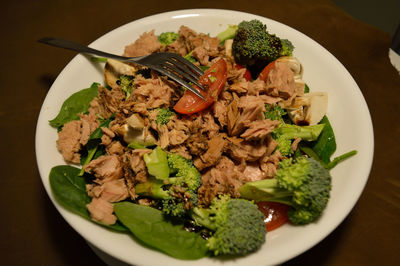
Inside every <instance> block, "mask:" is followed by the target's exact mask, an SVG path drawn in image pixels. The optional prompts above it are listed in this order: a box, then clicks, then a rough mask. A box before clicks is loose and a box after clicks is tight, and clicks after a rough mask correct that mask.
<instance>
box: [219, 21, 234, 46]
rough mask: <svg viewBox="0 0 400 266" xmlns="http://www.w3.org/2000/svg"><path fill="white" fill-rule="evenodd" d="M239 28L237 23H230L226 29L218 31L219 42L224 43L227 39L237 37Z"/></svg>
mask: <svg viewBox="0 0 400 266" xmlns="http://www.w3.org/2000/svg"><path fill="white" fill-rule="evenodd" d="M237 29H238V26H237V25H229V26H228V28H227V29H226V30H224V31H222V32H220V33H218V35H217V37H218V39H219V44H224V42H225V41H226V40H228V39H233V38H234V37H235V34H236V30H237Z"/></svg>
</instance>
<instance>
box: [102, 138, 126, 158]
mask: <svg viewBox="0 0 400 266" xmlns="http://www.w3.org/2000/svg"><path fill="white" fill-rule="evenodd" d="M106 151H107V154H110V155H112V154H116V155H122V154H123V153H124V146H123V145H122V144H121V142H119V141H113V142H111V143H110V145H108V146H107V147H106Z"/></svg>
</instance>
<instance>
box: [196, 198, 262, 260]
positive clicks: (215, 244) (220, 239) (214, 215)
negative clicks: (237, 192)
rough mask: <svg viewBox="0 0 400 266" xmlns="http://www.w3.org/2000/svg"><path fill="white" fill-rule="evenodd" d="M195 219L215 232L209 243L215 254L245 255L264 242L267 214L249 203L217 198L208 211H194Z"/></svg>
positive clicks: (197, 208)
mask: <svg viewBox="0 0 400 266" xmlns="http://www.w3.org/2000/svg"><path fill="white" fill-rule="evenodd" d="M192 218H193V219H194V221H195V222H196V223H197V224H198V225H200V226H204V227H206V228H208V229H210V230H212V231H214V233H213V234H212V236H211V237H210V238H208V241H207V247H208V248H209V249H210V250H211V251H212V252H213V253H214V255H246V254H248V253H250V252H253V251H255V250H257V249H258V248H259V247H260V246H261V245H262V244H263V243H264V242H265V235H266V233H267V231H266V229H265V224H264V215H263V214H262V213H261V212H260V211H259V210H258V208H257V206H256V205H255V204H253V203H252V202H250V201H247V200H243V199H231V198H229V196H227V195H224V196H222V197H221V198H219V199H218V198H214V200H213V201H212V203H211V206H210V207H209V208H207V209H205V208H199V207H196V208H194V209H193V213H192Z"/></svg>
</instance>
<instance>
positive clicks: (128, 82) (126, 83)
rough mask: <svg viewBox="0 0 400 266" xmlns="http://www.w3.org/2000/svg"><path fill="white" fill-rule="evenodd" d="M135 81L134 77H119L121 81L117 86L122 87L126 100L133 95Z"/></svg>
mask: <svg viewBox="0 0 400 266" xmlns="http://www.w3.org/2000/svg"><path fill="white" fill-rule="evenodd" d="M133 79H134V77H133V76H129V75H122V76H120V77H119V80H118V81H117V84H118V85H120V87H121V90H122V91H123V92H124V93H125V96H126V99H128V98H129V96H130V95H131V93H132V88H133Z"/></svg>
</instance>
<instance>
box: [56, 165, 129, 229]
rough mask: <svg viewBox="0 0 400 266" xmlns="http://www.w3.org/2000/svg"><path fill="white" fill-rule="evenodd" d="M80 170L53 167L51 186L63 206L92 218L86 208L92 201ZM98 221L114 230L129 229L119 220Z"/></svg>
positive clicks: (88, 218) (68, 166) (69, 167)
mask: <svg viewBox="0 0 400 266" xmlns="http://www.w3.org/2000/svg"><path fill="white" fill-rule="evenodd" d="M79 171H80V169H78V168H76V167H73V166H70V165H59V166H55V167H53V168H52V169H51V170H50V175H49V181H50V188H51V190H52V192H53V195H54V198H55V199H56V200H57V202H58V203H59V204H60V205H61V206H63V207H64V208H65V209H67V210H69V211H71V212H73V213H75V214H78V215H80V216H81V217H83V218H85V219H87V220H91V218H90V215H89V212H88V210H87V209H86V205H87V204H89V203H90V197H89V196H88V195H87V193H86V182H85V179H84V178H83V177H81V176H78V174H79ZM91 221H93V220H91ZM94 222H95V221H94ZM96 223H97V224H100V225H102V226H105V227H107V228H109V229H111V230H114V231H119V232H126V231H127V229H126V228H125V227H124V226H123V225H121V224H120V223H118V222H117V223H115V224H113V225H105V224H103V223H100V222H96Z"/></svg>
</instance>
